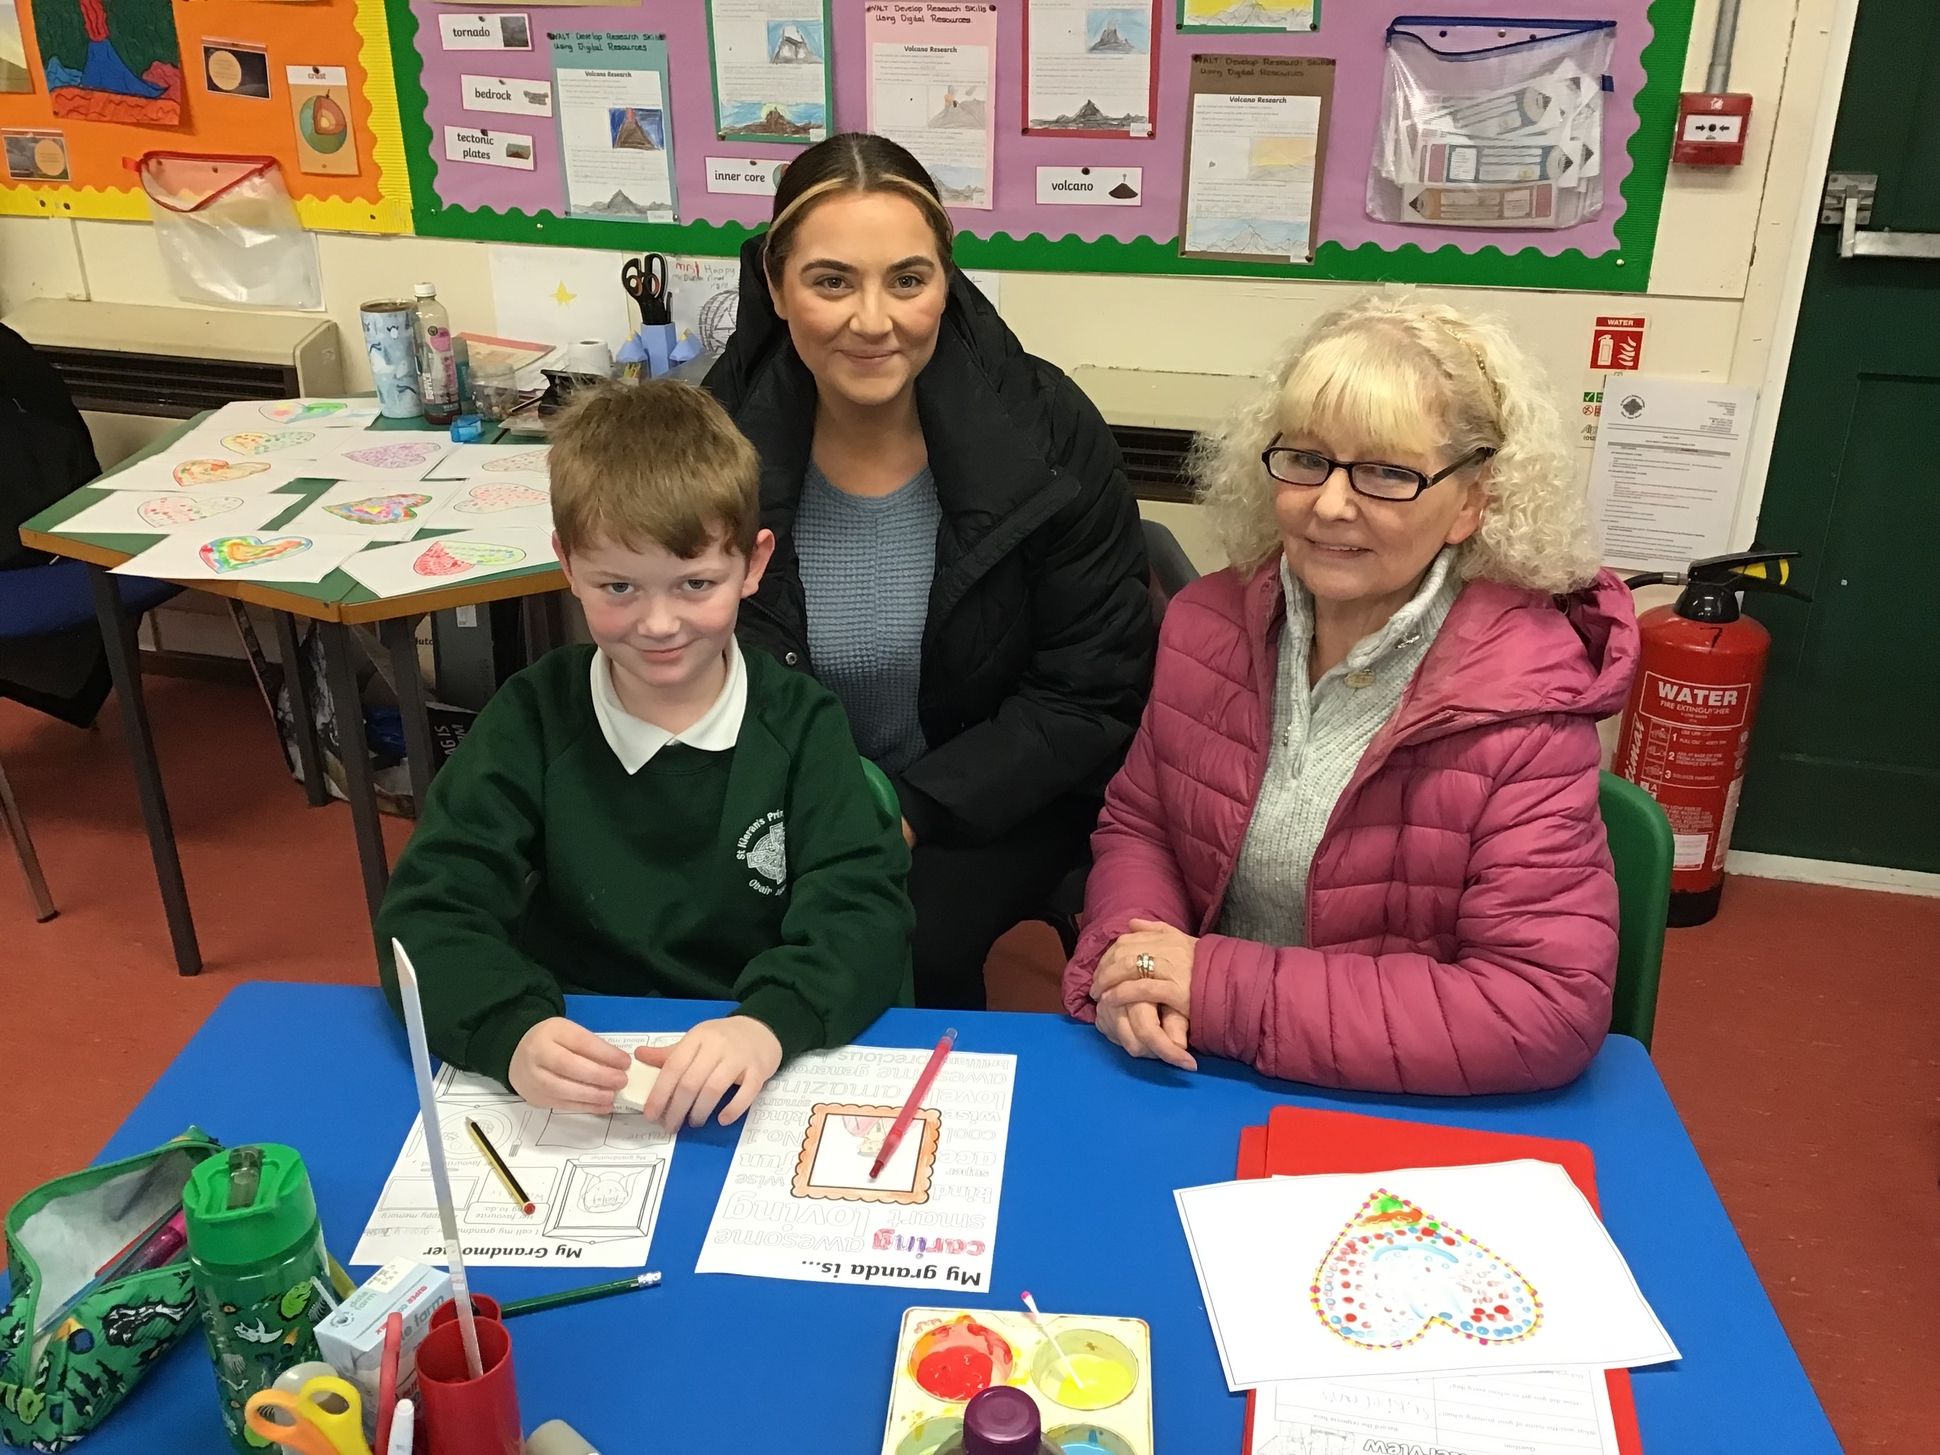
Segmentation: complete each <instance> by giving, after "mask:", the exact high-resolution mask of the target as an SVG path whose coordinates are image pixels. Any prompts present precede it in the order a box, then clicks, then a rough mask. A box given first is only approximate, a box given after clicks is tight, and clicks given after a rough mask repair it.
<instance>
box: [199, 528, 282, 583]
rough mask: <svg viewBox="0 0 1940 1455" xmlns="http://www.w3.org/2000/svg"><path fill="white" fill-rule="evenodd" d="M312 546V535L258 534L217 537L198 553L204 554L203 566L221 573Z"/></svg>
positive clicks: (261, 562)
mask: <svg viewBox="0 0 1940 1455" xmlns="http://www.w3.org/2000/svg"><path fill="white" fill-rule="evenodd" d="M309 549H310V538H309V537H308V536H276V537H274V538H273V539H270V540H264V539H263V538H262V537H261V536H255V535H250V536H217V537H216V538H215V539H214V540H212V541H210V542H208V543H207V544H206V545H204V546H203V547H202V548H201V549H200V550H199V551H197V552H196V554H197V555H198V556H200V557H202V564H203V565H205V566H207V567H208V568H209V569H210V570H211V571H214V572H215V573H216V574H217V575H219V576H220V575H223V574H226V573H227V572H230V571H246V570H248V569H249V568H250V567H251V566H260V565H262V564H264V563H265V562H267V561H278V560H281V559H282V558H283V557H285V556H294V555H295V554H296V553H297V552H299V551H307V550H309Z"/></svg>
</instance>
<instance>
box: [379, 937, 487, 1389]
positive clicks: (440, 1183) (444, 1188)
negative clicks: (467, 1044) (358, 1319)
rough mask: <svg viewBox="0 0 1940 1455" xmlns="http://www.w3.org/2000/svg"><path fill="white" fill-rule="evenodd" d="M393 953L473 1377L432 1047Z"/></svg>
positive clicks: (480, 1362)
mask: <svg viewBox="0 0 1940 1455" xmlns="http://www.w3.org/2000/svg"><path fill="white" fill-rule="evenodd" d="M391 953H392V954H393V955H395V956H396V957H397V988H398V998H399V999H400V1000H402V1001H403V1002H404V1030H405V1034H406V1035H407V1036H408V1037H409V1039H410V1042H411V1069H412V1071H413V1072H415V1073H416V1074H417V1078H418V1115H419V1117H420V1118H421V1119H422V1120H423V1122H424V1152H425V1157H426V1158H427V1160H429V1161H430V1163H431V1189H432V1191H433V1192H434V1193H435V1194H436V1195H437V1198H438V1221H439V1222H440V1223H441V1224H442V1225H443V1226H444V1231H445V1257H446V1258H447V1259H448V1260H449V1262H450V1265H451V1266H450V1272H451V1301H452V1304H453V1306H454V1309H455V1311H456V1312H457V1314H458V1338H459V1341H460V1342H461V1343H463V1344H464V1346H465V1368H466V1370H467V1371H468V1372H469V1373H470V1375H471V1377H472V1378H473V1379H482V1378H483V1377H484V1375H485V1361H484V1359H483V1358H481V1357H480V1355H479V1352H478V1324H477V1322H476V1320H475V1319H474V1317H473V1315H472V1289H471V1282H470V1280H468V1279H467V1278H466V1277H465V1255H464V1252H463V1250H462V1249H461V1248H460V1247H459V1244H458V1214H457V1213H456V1211H454V1210H453V1208H452V1204H451V1173H450V1172H449V1171H448V1170H447V1169H446V1167H445V1138H444V1129H443V1127H442V1126H440V1125H439V1122H438V1099H437V1097H436V1096H434V1095H433V1094H432V1090H431V1051H430V1048H429V1047H428V1046H427V1045H426V1044H425V1039H424V1002H423V1001H422V1000H420V999H419V997H418V972H417V971H416V970H414V969H413V968H412V967H411V957H410V956H409V955H407V954H405V953H404V946H403V945H401V944H399V943H398V942H397V941H396V940H392V941H391Z"/></svg>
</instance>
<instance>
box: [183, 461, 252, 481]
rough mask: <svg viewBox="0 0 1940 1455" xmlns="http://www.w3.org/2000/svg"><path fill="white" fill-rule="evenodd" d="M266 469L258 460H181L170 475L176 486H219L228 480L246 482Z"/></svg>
mask: <svg viewBox="0 0 1940 1455" xmlns="http://www.w3.org/2000/svg"><path fill="white" fill-rule="evenodd" d="M268 468H269V466H268V465H265V464H263V463H262V462H261V461H259V460H242V461H236V460H183V461H181V462H180V463H179V464H177V465H176V467H175V468H174V470H173V471H171V472H170V473H171V474H173V475H174V477H175V483H176V484H177V485H182V486H194V485H220V484H222V483H223V482H224V481H229V480H246V479H248V478H249V477H250V476H251V475H260V474H262V473H263V472H264V471H265V470H267V469H268Z"/></svg>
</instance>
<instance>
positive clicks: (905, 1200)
mask: <svg viewBox="0 0 1940 1455" xmlns="http://www.w3.org/2000/svg"><path fill="white" fill-rule="evenodd" d="M758 847H759V846H758V845H757V850H758ZM932 1049H933V1048H931V1047H928V1046H924V1047H921V1048H911V1049H909V1050H896V1049H887V1048H879V1047H874V1046H850V1047H847V1048H845V1049H843V1050H840V1051H818V1052H811V1053H809V1054H808V1055H805V1056H802V1057H800V1058H798V1059H797V1060H796V1061H794V1062H793V1063H791V1064H790V1065H789V1067H788V1068H787V1069H786V1070H784V1071H783V1072H782V1073H781V1074H780V1075H779V1076H777V1077H776V1078H775V1079H774V1080H773V1081H770V1082H769V1083H768V1085H767V1086H766V1087H764V1088H763V1089H762V1092H761V1095H760V1097H759V1098H757V1099H756V1101H755V1104H754V1109H753V1110H752V1111H751V1112H750V1113H749V1114H748V1120H747V1125H746V1127H745V1128H744V1129H743V1130H742V1132H741V1140H740V1142H739V1143H738V1144H737V1145H736V1146H735V1149H734V1161H733V1162H732V1164H731V1165H730V1166H729V1167H728V1175H727V1182H726V1184H725V1185H724V1186H723V1187H722V1189H721V1200H720V1202H719V1203H718V1204H717V1205H716V1206H715V1209H714V1220H713V1221H712V1222H711V1223H710V1224H709V1225H708V1229H707V1240H706V1242H705V1243H703V1244H702V1245H701V1256H700V1261H699V1262H698V1263H697V1264H696V1265H695V1271H696V1272H699V1273H744V1274H751V1275H753V1276H755V1277H760V1278H793V1279H801V1280H804V1281H806V1282H811V1283H874V1284H887V1285H891V1286H893V1287H899V1288H926V1289H930V1290H933V1291H938V1292H944V1293H947V1292H949V1291H950V1290H952V1289H956V1290H962V1291H965V1292H975V1293H979V1294H987V1293H989V1292H990V1291H991V1289H990V1267H991V1260H992V1258H993V1257H994V1256H995V1253H996V1246H997V1204H998V1200H999V1197H1000V1195H1001V1194H1002V1192H1003V1186H1004V1148H1005V1146H1006V1144H1007V1143H1008V1141H1009V1138H1010V1105H1011V1087H1012V1083H1013V1081H1014V1080H1015V1079H1016V1074H1017V1058H1016V1057H1015V1056H1010V1055H999V1054H990V1053H981V1052H969V1051H953V1052H952V1053H951V1055H950V1058H949V1059H948V1060H947V1061H945V1062H944V1064H943V1069H942V1071H941V1072H940V1073H939V1074H938V1076H937V1078H936V1082H935V1084H934V1085H933V1086H932V1087H931V1088H930V1091H929V1094H928V1095H927V1096H926V1097H924V1099H923V1103H922V1106H921V1108H920V1109H919V1111H918V1114H917V1116H916V1117H915V1118H914V1119H913V1120H912V1121H911V1122H910V1125H909V1130H908V1132H907V1133H906V1134H905V1135H904V1137H903V1139H902V1142H901V1143H900V1145H899V1146H898V1147H897V1149H896V1151H895V1154H894V1155H893V1156H892V1157H891V1158H890V1160H889V1162H888V1164H887V1165H886V1166H885V1167H884V1168H883V1170H882V1175H881V1176H880V1177H878V1178H877V1179H875V1180H874V1181H871V1180H870V1178H869V1167H870V1164H871V1163H873V1162H874V1161H875V1158H876V1155H877V1153H878V1152H879V1151H880V1150H881V1148H882V1144H883V1138H884V1135H885V1134H886V1133H887V1132H888V1130H889V1127H890V1124H891V1123H892V1122H893V1121H894V1120H895V1119H896V1114H897V1113H898V1112H899V1111H901V1110H902V1107H903V1103H904V1101H906V1100H907V1099H908V1097H909V1094H910V1091H911V1090H912V1089H913V1088H914V1087H915V1085H916V1080H917V1077H918V1076H920V1075H921V1074H922V1071H923V1067H924V1066H925V1065H926V1064H927V1063H928V1061H929V1058H930V1054H931V1050H932Z"/></svg>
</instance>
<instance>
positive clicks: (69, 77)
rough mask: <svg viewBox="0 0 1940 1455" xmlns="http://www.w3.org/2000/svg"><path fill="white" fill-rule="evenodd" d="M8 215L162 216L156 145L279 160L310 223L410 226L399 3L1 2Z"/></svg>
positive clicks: (394, 229) (2, 180) (0, 120)
mask: <svg viewBox="0 0 1940 1455" xmlns="http://www.w3.org/2000/svg"><path fill="white" fill-rule="evenodd" d="M0 144H4V158H5V166H4V168H0V215H13V216H29V217H84V218H110V219H118V220H124V221H147V220H148V219H149V217H150V212H149V202H148V199H147V197H146V195H145V194H144V193H143V191H142V188H141V184H140V182H139V181H138V180H137V179H136V177H135V175H134V173H133V171H132V170H130V164H131V163H132V162H133V161H134V159H135V158H138V157H140V156H141V155H143V154H144V153H146V152H179V153H188V154H192V155H209V156H218V157H228V156H273V157H275V158H276V160H277V162H278V164H279V165H278V171H279V172H280V174H281V177H282V180H283V184H284V186H285V187H286V188H287V189H288V190H289V193H290V195H291V197H292V199H293V200H294V202H295V204H296V211H297V216H298V218H299V219H300V220H301V221H302V223H303V225H304V226H305V227H309V228H315V229H322V230H329V231H335V232H364V233H402V232H408V231H410V221H411V194H410V186H409V179H408V176H407V174H406V171H405V166H404V148H403V142H402V138H401V135H400V132H399V128H398V116H397V94H396V91H395V89H394V88H393V86H392V82H391V42H390V27H389V21H388V18H387V16H386V14H385V9H384V0H195V3H192V4H191V3H182V4H171V3H170V0H0Z"/></svg>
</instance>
